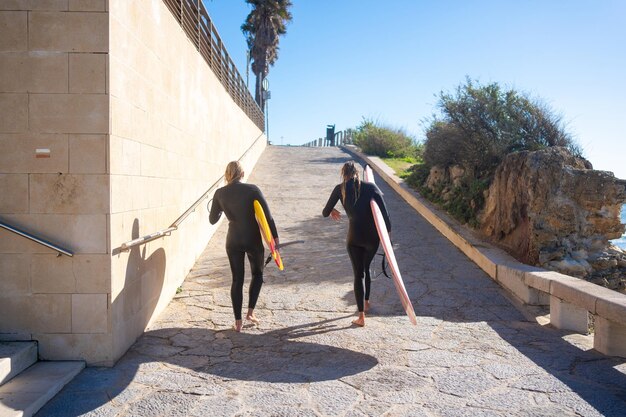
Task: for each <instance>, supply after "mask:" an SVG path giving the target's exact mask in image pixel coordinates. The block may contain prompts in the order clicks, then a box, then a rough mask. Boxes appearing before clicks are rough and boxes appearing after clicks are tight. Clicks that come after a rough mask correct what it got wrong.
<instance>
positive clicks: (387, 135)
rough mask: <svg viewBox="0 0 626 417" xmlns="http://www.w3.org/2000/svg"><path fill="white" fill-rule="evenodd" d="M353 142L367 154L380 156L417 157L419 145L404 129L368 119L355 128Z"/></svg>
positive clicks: (419, 154)
mask: <svg viewBox="0 0 626 417" xmlns="http://www.w3.org/2000/svg"><path fill="white" fill-rule="evenodd" d="M354 144H355V145H357V146H358V147H359V148H361V150H362V151H363V152H365V153H366V154H368V155H375V156H379V157H381V158H419V157H420V156H421V145H418V144H417V143H416V142H415V139H413V138H412V137H410V136H409V135H408V134H407V133H406V132H405V131H404V130H402V129H395V128H391V127H388V126H382V125H380V124H377V123H375V122H373V121H372V120H369V119H364V120H363V122H362V123H361V124H360V125H359V126H358V127H357V128H356V133H355V135H354Z"/></svg>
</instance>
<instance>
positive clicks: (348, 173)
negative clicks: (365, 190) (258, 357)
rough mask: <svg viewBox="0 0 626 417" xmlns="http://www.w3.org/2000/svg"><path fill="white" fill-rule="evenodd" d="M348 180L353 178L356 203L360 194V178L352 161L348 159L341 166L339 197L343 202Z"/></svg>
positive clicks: (344, 201)
mask: <svg viewBox="0 0 626 417" xmlns="http://www.w3.org/2000/svg"><path fill="white" fill-rule="evenodd" d="M350 180H354V202H355V203H356V201H357V200H358V199H359V195H360V194H361V180H360V179H359V170H358V169H357V167H356V166H355V165H354V161H348V162H346V163H345V164H343V167H341V198H342V200H343V203H344V204H346V183H347V182H348V181H350Z"/></svg>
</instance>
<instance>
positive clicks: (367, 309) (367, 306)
mask: <svg viewBox="0 0 626 417" xmlns="http://www.w3.org/2000/svg"><path fill="white" fill-rule="evenodd" d="M369 309H370V300H365V304H364V305H363V312H365V313H367V312H368V311H369Z"/></svg>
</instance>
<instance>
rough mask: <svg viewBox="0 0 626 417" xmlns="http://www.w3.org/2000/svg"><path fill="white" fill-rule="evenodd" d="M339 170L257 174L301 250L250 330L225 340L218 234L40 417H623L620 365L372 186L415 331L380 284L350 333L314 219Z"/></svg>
mask: <svg viewBox="0 0 626 417" xmlns="http://www.w3.org/2000/svg"><path fill="white" fill-rule="evenodd" d="M347 159H348V155H347V154H345V153H343V152H342V151H340V150H338V149H329V148H290V147H270V148H268V149H267V150H266V151H265V153H264V154H263V156H262V158H261V161H260V163H259V164H258V165H257V168H256V169H255V170H254V172H253V174H252V176H251V178H250V182H253V183H256V184H258V185H259V186H260V187H261V189H262V190H263V191H264V193H265V195H266V198H267V199H268V201H269V204H270V207H271V208H272V210H273V215H274V217H275V219H276V222H277V225H278V229H279V233H280V236H281V240H282V241H283V242H286V241H289V240H294V239H305V240H306V243H305V244H302V245H294V246H291V247H288V248H285V249H284V250H283V258H284V261H285V265H286V268H285V271H283V272H280V271H278V270H277V268H276V267H275V266H274V265H273V264H271V265H270V266H268V268H267V269H266V278H265V285H264V286H263V290H262V292H261V297H260V301H259V305H258V306H257V315H258V316H259V318H260V319H262V320H263V322H262V324H261V325H260V326H259V327H250V326H248V327H246V328H245V330H244V332H243V333H240V334H237V333H234V332H233V331H231V330H229V329H230V326H231V325H232V323H233V317H232V311H231V306H230V298H229V288H230V272H229V268H228V261H227V259H226V255H225V252H224V249H223V246H224V237H225V233H226V224H223V225H222V226H221V227H220V229H219V231H218V232H217V233H216V235H215V236H214V238H213V239H212V240H211V242H210V243H209V244H208V246H207V248H206V250H205V252H204V253H203V254H202V256H201V257H200V259H199V260H198V262H197V264H196V266H195V267H194V269H193V270H192V271H191V273H190V274H189V276H188V277H187V279H186V281H185V284H184V286H183V291H182V292H181V293H180V294H179V295H178V296H177V297H176V299H175V300H174V301H173V302H172V303H171V304H170V306H169V307H168V308H167V310H166V311H165V312H164V313H163V314H162V315H161V317H160V318H159V320H158V322H157V323H156V324H155V325H154V326H153V327H152V328H151V329H149V330H148V331H147V332H146V333H145V335H144V336H143V337H141V338H140V340H139V341H138V342H137V343H136V344H135V345H134V346H133V347H132V348H131V350H130V351H129V352H128V353H127V354H126V355H125V356H124V357H123V358H122V359H121V360H120V361H119V363H118V364H117V365H116V366H115V367H114V368H109V369H107V368H88V369H86V370H85V371H83V372H82V374H81V375H79V377H78V378H77V379H76V380H75V381H73V382H72V383H71V384H70V385H69V386H67V387H66V388H65V389H64V390H63V391H62V392H61V393H60V394H59V395H58V396H57V397H56V398H55V399H54V400H53V401H52V402H50V403H49V404H48V405H47V406H46V407H45V408H43V409H42V410H41V412H40V413H39V414H38V416H78V415H87V416H124V417H131V416H142V417H143V416H157V415H158V416H289V417H293V416H350V417H357V416H579V415H580V416H600V415H607V416H624V415H626V363H625V362H624V360H620V359H617V358H606V357H604V356H601V355H599V354H596V353H595V352H594V351H591V350H588V348H587V347H585V346H587V344H588V340H586V338H585V337H574V336H569V337H566V336H565V334H564V333H560V332H558V331H556V330H554V329H551V328H547V327H542V326H540V325H539V324H537V323H536V322H535V321H532V320H528V319H527V318H526V315H524V314H522V312H520V310H518V309H516V308H515V307H514V306H513V304H512V303H511V301H509V299H508V298H507V296H506V295H505V293H504V292H503V291H502V290H501V289H500V288H499V287H498V285H496V284H495V283H494V282H493V281H492V280H491V279H490V278H489V277H488V276H487V275H485V274H484V273H483V272H482V271H481V270H480V269H479V268H478V267H477V266H476V265H475V264H473V263H472V262H470V261H469V260H468V259H467V258H466V257H465V256H464V255H463V254H461V253H460V252H459V251H458V250H457V249H456V248H455V247H454V246H452V245H451V244H450V243H448V241H447V240H446V239H445V238H443V237H442V236H441V235H439V233H437V232H436V231H435V230H434V229H433V228H432V227H431V226H430V225H429V224H427V223H426V222H425V221H424V220H423V219H422V218H421V217H420V216H419V215H417V214H416V213H415V212H414V211H413V210H412V209H411V208H410V207H409V206H408V205H407V204H406V203H404V202H403V201H402V200H400V198H399V197H398V196H397V195H395V194H394V193H393V192H392V191H391V190H390V189H389V188H388V187H386V186H385V185H384V184H380V183H381V182H382V181H380V180H379V184H380V185H381V189H382V190H383V192H384V193H385V199H386V201H387V204H388V207H389V211H390V213H391V218H392V223H393V232H392V239H393V240H394V245H395V247H396V254H397V258H398V262H399V264H400V268H401V270H402V271H403V275H404V279H405V282H406V286H407V289H408V292H409V295H410V296H411V298H412V300H413V301H414V304H415V310H416V313H417V315H418V321H419V325H418V326H417V327H414V326H411V325H410V323H409V321H408V319H407V317H406V316H405V315H404V313H403V311H402V308H401V305H400V302H399V299H398V297H397V295H396V293H395V289H394V287H393V283H392V281H391V280H389V279H388V278H385V277H384V276H382V275H381V276H379V277H378V278H376V279H375V280H374V281H373V283H372V291H373V294H372V304H373V308H372V310H371V314H370V315H369V316H368V318H367V326H366V327H365V328H355V327H352V326H351V325H350V322H351V320H352V319H353V318H354V316H355V315H354V312H355V303H354V299H353V292H352V276H351V275H352V273H351V269H350V265H349V260H348V256H347V254H346V250H345V243H344V241H345V234H346V226H347V224H346V222H345V221H343V222H342V223H334V222H333V221H331V220H330V219H324V218H322V216H321V214H320V213H321V210H322V207H323V206H324V204H325V202H326V199H327V197H328V195H329V194H330V191H331V189H332V187H333V186H334V185H335V184H336V183H337V182H339V169H340V167H341V164H342V163H343V162H344V161H345V160H347ZM278 182H280V183H281V187H280V188H278V187H275V184H277V183H278ZM375 262H376V267H377V269H378V265H379V262H380V261H379V259H377V260H376V261H375ZM247 280H249V278H247ZM565 338H569V339H570V342H574V343H575V344H577V345H578V347H576V346H575V344H572V343H570V342H568V341H566V340H564V339H565Z"/></svg>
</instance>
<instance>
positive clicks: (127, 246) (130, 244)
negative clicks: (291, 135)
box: [119, 134, 263, 252]
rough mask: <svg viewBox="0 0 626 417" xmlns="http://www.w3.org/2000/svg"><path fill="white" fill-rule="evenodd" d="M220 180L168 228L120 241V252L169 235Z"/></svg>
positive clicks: (260, 136)
mask: <svg viewBox="0 0 626 417" xmlns="http://www.w3.org/2000/svg"><path fill="white" fill-rule="evenodd" d="M262 137H263V134H260V135H259V136H258V137H257V138H256V139H255V140H254V142H252V145H250V147H248V149H246V151H245V152H244V153H242V154H241V156H240V157H239V159H238V161H241V160H242V159H243V158H244V157H245V156H246V155H247V154H248V152H250V150H251V149H252V148H253V147H254V146H255V145H256V143H257V142H258V141H259V139H261V138H262ZM222 181H224V176H223V175H222V176H221V177H220V178H219V179H218V180H217V181H215V182H214V183H213V184H212V185H211V186H210V187H209V189H208V190H206V191H205V192H204V193H203V194H202V195H201V196H200V198H198V199H197V200H196V201H195V202H194V203H193V204H192V205H191V206H190V207H189V208H188V209H187V210H185V212H184V213H183V214H181V215H180V216H179V217H178V218H177V219H176V220H174V222H173V223H172V224H171V225H170V226H169V227H168V228H166V229H163V230H159V231H158V232H154V233H151V234H149V235H145V236H143V237H140V238H137V239H133V240H129V241H128V242H125V243H122V244H121V245H120V247H119V250H121V251H122V252H126V251H128V250H130V248H131V247H133V246H137V245H142V244H144V243H148V242H152V241H153V240H156V239H159V238H162V237H165V236H169V235H170V234H171V233H172V232H173V231H175V230H178V226H179V225H180V224H181V223H182V222H183V221H184V220H185V219H186V218H187V217H189V215H190V214H191V213H193V212H194V211H195V210H196V208H198V206H199V205H200V203H202V202H203V201H204V200H206V199H207V198H208V197H209V195H210V194H211V192H212V191H214V190H215V189H216V188H217V187H218V186H219V185H220V184H221V183H222Z"/></svg>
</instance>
